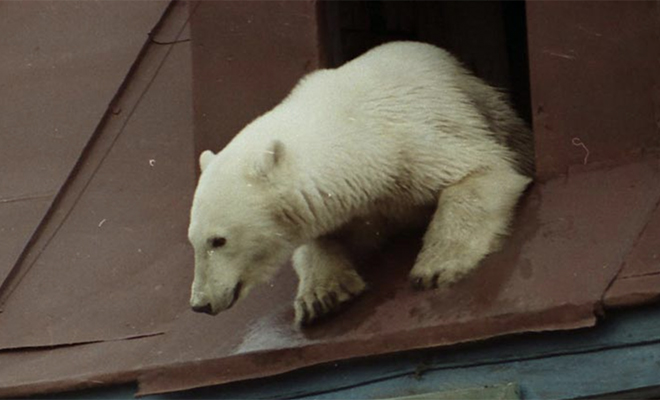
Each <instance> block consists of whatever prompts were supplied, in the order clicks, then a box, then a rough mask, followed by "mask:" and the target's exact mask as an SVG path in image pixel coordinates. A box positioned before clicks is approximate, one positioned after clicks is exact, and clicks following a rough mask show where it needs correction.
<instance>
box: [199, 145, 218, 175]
mask: <svg viewBox="0 0 660 400" xmlns="http://www.w3.org/2000/svg"><path fill="white" fill-rule="evenodd" d="M213 157H215V154H213V152H212V151H211V150H204V151H203V152H202V154H200V156H199V168H200V169H201V170H202V172H204V170H205V169H206V167H207V166H208V165H209V164H210V163H211V161H212V160H213Z"/></svg>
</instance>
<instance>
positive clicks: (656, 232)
mask: <svg viewBox="0 0 660 400" xmlns="http://www.w3.org/2000/svg"><path fill="white" fill-rule="evenodd" d="M656 184H657V183H656ZM658 298H660V203H658V204H656V208H655V210H654V211H653V214H652V215H651V216H650V218H649V220H648V222H647V224H646V226H645V227H644V229H643V230H642V232H641V233H640V235H639V237H638V239H637V240H636V242H635V245H634V247H633V248H632V250H631V251H630V254H629V255H628V256H627V257H626V259H625V263H624V266H623V268H622V270H621V272H620V273H619V275H618V276H617V279H616V280H615V281H614V283H613V284H612V286H611V287H610V288H609V289H608V291H607V292H606V293H605V298H604V301H605V305H606V306H609V307H619V306H630V305H637V304H641V303H648V302H650V301H654V300H657V299H658Z"/></svg>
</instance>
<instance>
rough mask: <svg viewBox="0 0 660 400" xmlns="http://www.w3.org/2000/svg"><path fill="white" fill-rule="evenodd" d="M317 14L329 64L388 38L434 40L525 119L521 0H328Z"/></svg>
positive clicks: (527, 116) (528, 109) (526, 84)
mask: <svg viewBox="0 0 660 400" xmlns="http://www.w3.org/2000/svg"><path fill="white" fill-rule="evenodd" d="M322 12H323V13H324V14H325V22H326V29H325V32H326V35H325V42H326V49H327V54H326V62H327V64H328V65H329V66H338V65H341V64H343V63H344V62H346V61H349V60H351V59H353V58H355V57H357V56H359V55H360V54H362V53H364V52H365V51H367V50H369V49H371V48H372V47H375V46H377V45H379V44H382V43H386V42H390V41H395V40H416V41H422V42H427V43H431V44H435V45H437V46H439V47H442V48H444V49H446V50H448V51H450V52H451V53H452V54H454V55H455V56H456V57H458V58H459V59H460V60H461V61H462V62H463V63H464V64H465V65H466V66H467V67H468V68H469V69H470V70H471V71H472V72H474V73H475V74H476V75H477V76H479V77H481V78H482V79H484V80H486V81H487V82H488V83H489V84H491V85H493V86H495V87H498V88H501V89H503V90H505V91H507V92H508V93H509V95H510V98H511V102H512V104H513V106H514V107H515V108H516V110H517V111H518V113H519V114H520V116H521V117H522V118H523V119H525V120H526V121H527V122H528V123H531V107H530V90H529V63H528V55H527V28H526V17H525V2H524V1H328V2H324V3H322Z"/></svg>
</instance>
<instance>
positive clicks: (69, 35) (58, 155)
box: [0, 0, 167, 284]
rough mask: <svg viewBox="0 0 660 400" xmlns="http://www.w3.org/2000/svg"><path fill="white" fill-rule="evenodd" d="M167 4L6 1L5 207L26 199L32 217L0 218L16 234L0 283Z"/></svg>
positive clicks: (1, 150) (2, 82) (4, 248)
mask: <svg viewBox="0 0 660 400" xmlns="http://www.w3.org/2000/svg"><path fill="white" fill-rule="evenodd" d="M166 6H167V2H166V1H162V0H159V1H151V2H121V3H116V2H80V1H77V2H62V3H54V2H48V1H43V2H42V1H38V2H7V3H3V4H2V13H1V15H0V37H4V38H11V40H3V41H2V42H0V53H1V54H2V59H1V60H0V86H1V87H2V96H0V115H2V119H1V121H0V142H2V146H0V168H1V169H2V180H0V213H1V214H3V215H4V214H11V213H13V212H14V211H15V210H16V207H18V206H16V205H14V204H8V203H16V202H24V204H23V205H22V206H20V208H21V211H24V212H25V213H26V215H27V216H29V217H26V218H25V219H24V220H22V221H20V222H17V221H16V220H15V218H0V229H1V230H4V231H11V232H13V234H12V235H11V238H10V240H7V241H5V240H0V254H3V255H2V258H1V259H0V262H1V263H0V284H2V282H3V281H4V280H5V279H6V277H7V276H8V275H9V273H10V271H11V270H12V268H13V267H14V264H15V263H16V261H17V259H18V257H19V255H20V253H21V251H22V250H23V247H25V246H26V244H27V243H28V241H29V240H30V238H31V236H32V234H33V232H34V230H35V229H36V227H37V226H38V224H39V222H40V221H41V218H43V217H44V216H45V213H46V210H47V209H48V206H49V205H50V202H51V201H52V200H53V198H54V197H55V194H56V193H57V192H58V191H59V189H60V187H61V186H62V185H63V184H64V182H65V180H66V179H67V177H68V175H69V174H70V173H71V170H72V168H73V167H74V165H75V163H76V161H77V160H78V157H79V155H80V152H81V151H82V149H83V148H84V146H85V145H86V143H87V142H88V141H89V140H90V137H91V136H92V134H93V132H94V130H95V129H96V127H97V125H98V124H99V122H100V120H101V118H102V116H103V114H104V113H105V112H106V109H107V107H108V105H109V103H110V101H111V100H112V98H113V96H114V95H115V93H116V92H117V89H118V87H119V86H120V84H121V83H122V81H123V80H124V78H125V77H126V74H127V72H128V71H129V69H130V67H131V66H132V65H133V62H134V61H135V59H136V56H137V55H138V53H139V51H140V50H141V48H142V46H143V45H144V42H145V39H146V37H145V35H146V34H147V33H148V32H149V31H150V30H151V29H152V28H153V27H154V25H155V24H156V22H157V21H158V20H159V18H160V16H161V15H162V13H163V11H164V9H165V7H166ZM72 21H75V23H72ZM34 198H39V199H41V200H40V201H33V200H32V199H34ZM0 232H1V231H0ZM0 234H1V233H0Z"/></svg>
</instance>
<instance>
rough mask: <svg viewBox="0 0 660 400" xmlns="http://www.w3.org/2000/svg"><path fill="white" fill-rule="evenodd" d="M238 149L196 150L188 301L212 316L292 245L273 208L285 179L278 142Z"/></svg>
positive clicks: (270, 270) (285, 255)
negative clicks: (192, 258) (198, 171)
mask: <svg viewBox="0 0 660 400" xmlns="http://www.w3.org/2000/svg"><path fill="white" fill-rule="evenodd" d="M237 147H239V148H238V149H237ZM240 147H241V146H234V147H233V148H232V149H225V150H223V151H222V152H220V153H218V154H213V153H212V152H210V151H208V150H207V151H205V152H204V153H202V155H201V156H200V168H201V170H202V174H201V176H200V179H199V183H198V185H197V189H196V191H195V196H194V199H193V206H192V209H191V217H190V227H189V229H188V237H189V240H190V243H191V244H192V246H193V248H194V251H195V277H194V281H193V285H192V293H191V299H190V304H191V306H192V308H193V310H195V311H198V312H205V313H208V314H212V315H215V314H217V313H219V312H220V311H223V310H226V309H228V308H230V307H231V306H233V305H234V304H235V303H236V301H237V300H238V299H240V298H242V297H244V296H245V295H246V294H247V293H248V291H249V290H250V289H251V288H252V287H253V286H254V285H255V284H256V283H259V282H262V281H265V280H267V279H269V278H270V277H271V276H272V275H273V273H274V272H275V270H276V269H277V267H279V266H281V265H282V264H284V263H285V262H286V261H287V260H288V259H289V258H290V256H291V254H292V252H293V250H294V248H295V246H294V244H293V241H294V240H293V237H292V234H291V231H290V230H289V229H287V227H286V226H283V224H282V222H281V220H280V219H278V218H277V213H276V210H275V209H274V206H276V205H277V201H276V200H277V199H278V198H279V196H278V193H279V192H280V189H279V186H280V185H279V184H278V182H281V181H282V179H285V178H286V177H283V176H282V175H283V174H284V172H285V171H283V170H284V169H285V168H284V166H283V165H282V164H284V162H283V158H284V146H283V144H282V143H281V142H279V141H273V142H272V143H270V145H269V146H268V147H263V148H261V149H260V150H258V151H255V150H253V149H241V148H240Z"/></svg>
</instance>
